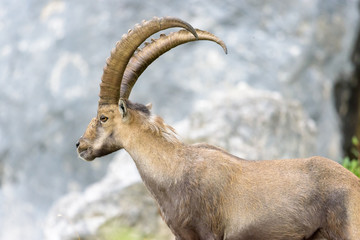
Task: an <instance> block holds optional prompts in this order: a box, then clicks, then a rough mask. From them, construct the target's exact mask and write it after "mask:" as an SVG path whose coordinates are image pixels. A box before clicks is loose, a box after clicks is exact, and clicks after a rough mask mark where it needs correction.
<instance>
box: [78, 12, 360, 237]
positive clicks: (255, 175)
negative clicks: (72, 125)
mask: <svg viewBox="0 0 360 240" xmlns="http://www.w3.org/2000/svg"><path fill="white" fill-rule="evenodd" d="M170 27H182V28H185V29H186V30H180V31H178V32H175V33H171V34H169V35H168V36H166V35H161V36H160V38H159V39H157V40H152V42H151V43H147V44H145V46H144V47H143V48H142V49H138V47H139V46H140V45H141V44H142V43H143V42H144V41H145V40H146V39H147V38H148V37H149V36H151V35H152V34H154V33H156V32H158V31H161V30H163V29H166V28H170ZM195 40H210V41H214V42H216V43H218V44H219V45H220V46H221V47H222V48H223V49H224V51H225V52H227V49H226V46H225V44H224V43H223V42H222V41H221V40H220V39H219V38H217V37H216V36H214V35H212V34H211V33H208V32H206V31H201V30H195V29H193V28H192V27H191V26H190V25H189V24H188V23H186V22H184V21H182V20H179V19H176V18H170V17H167V18H154V19H152V20H150V21H145V22H143V23H142V24H141V25H137V26H136V27H135V28H134V29H133V30H130V31H129V32H128V34H126V35H124V36H123V38H122V39H121V40H120V41H119V42H118V43H117V44H116V48H115V49H114V50H113V51H112V53H111V56H110V58H109V59H108V60H107V63H106V66H105V68H104V74H103V77H102V81H101V84H100V100H99V106H98V112H97V116H96V117H95V118H94V119H93V120H92V121H91V122H90V124H89V126H88V128H87V130H86V131H85V133H84V135H83V136H82V137H81V138H80V140H79V142H78V143H77V144H76V146H77V149H78V153H79V155H80V157H81V158H83V159H85V160H89V161H90V160H93V159H95V158H96V157H101V156H104V155H106V154H109V153H111V152H114V151H116V150H119V149H121V148H124V149H125V150H126V151H127V152H128V153H129V154H130V155H131V157H132V158H133V160H134V161H135V163H136V166H137V168H138V170H139V172H140V174H141V176H142V179H143V181H144V183H145V185H146V187H147V188H148V189H149V191H150V192H151V194H152V195H153V196H154V198H155V199H156V201H157V202H158V203H159V207H160V210H161V213H162V215H163V217H164V220H165V222H166V223H167V224H168V226H169V227H170V229H171V230H172V232H173V233H174V234H175V236H176V239H177V240H181V239H184V240H185V239H186V240H225V239H227V240H239V239H252V240H256V239H257V240H259V239H264V240H268V239H271V240H290V239H291V240H304V239H313V240H314V239H333V240H335V239H351V240H355V239H360V180H359V179H358V178H357V177H356V176H355V175H354V174H352V173H351V172H349V171H348V170H346V169H345V168H343V167H342V166H341V165H339V164H338V163H335V162H333V161H331V160H328V159H325V158H322V157H312V158H306V159H288V160H268V161H247V160H244V159H240V158H238V157H236V156H233V155H231V154H229V153H227V152H226V151H225V150H223V149H220V148H218V147H215V146H211V145H208V144H194V145H187V144H184V143H182V142H181V141H180V140H179V139H178V138H177V136H176V134H175V132H174V129H173V128H172V127H170V126H169V125H167V124H165V123H164V121H163V120H162V119H161V118H160V117H157V116H154V115H152V114H151V112H150V109H149V108H148V107H146V106H144V105H142V104H135V103H132V102H130V101H129V100H128V98H129V96H130V93H131V90H132V87H133V86H134V84H135V83H136V80H137V79H138V77H139V76H140V75H141V73H142V72H143V71H144V70H145V69H146V67H147V66H149V65H150V64H151V63H152V62H153V61H154V60H155V59H156V58H158V57H159V56H160V55H162V54H163V53H165V52H166V51H168V50H170V49H171V48H173V47H176V46H178V45H180V44H183V43H186V42H190V41H195ZM137 49H138V50H137Z"/></svg>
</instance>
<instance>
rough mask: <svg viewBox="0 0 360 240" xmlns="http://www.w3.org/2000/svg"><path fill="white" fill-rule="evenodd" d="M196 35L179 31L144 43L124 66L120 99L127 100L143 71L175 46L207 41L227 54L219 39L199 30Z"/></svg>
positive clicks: (223, 44)
mask: <svg viewBox="0 0 360 240" xmlns="http://www.w3.org/2000/svg"><path fill="white" fill-rule="evenodd" d="M196 33H197V35H198V38H195V37H194V35H192V34H191V33H190V32H188V31H185V30H180V31H178V32H173V33H170V34H169V35H164V34H162V35H160V38H159V39H156V40H154V39H152V40H151V41H152V42H151V43H145V47H143V48H142V49H139V50H138V51H137V52H136V53H135V54H134V55H133V56H132V57H131V59H130V61H129V63H128V65H127V66H126V70H125V72H124V77H123V80H122V82H121V88H120V97H121V98H124V99H128V98H129V96H130V93H131V90H132V88H133V86H134V85H135V83H136V81H137V79H138V78H139V77H140V75H141V74H142V73H143V72H144V71H145V69H146V68H147V67H148V66H149V65H150V64H151V63H152V62H153V61H155V60H156V59H157V58H158V57H160V56H161V55H162V54H164V53H165V52H167V51H169V50H170V49H172V48H174V47H176V46H179V45H181V44H184V43H187V42H191V41H195V40H209V41H213V42H216V43H217V44H219V45H220V46H221V47H222V48H223V50H224V52H225V53H226V54H227V48H226V45H225V43H224V42H223V41H222V40H221V39H220V38H218V37H216V36H215V35H213V34H211V33H209V32H207V31H203V30H199V29H196Z"/></svg>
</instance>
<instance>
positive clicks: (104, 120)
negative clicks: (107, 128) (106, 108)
mask: <svg viewBox="0 0 360 240" xmlns="http://www.w3.org/2000/svg"><path fill="white" fill-rule="evenodd" d="M108 119H109V118H108V117H106V116H104V115H101V116H100V121H101V122H106V121H107V120H108Z"/></svg>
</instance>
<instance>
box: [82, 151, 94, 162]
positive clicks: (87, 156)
mask: <svg viewBox="0 0 360 240" xmlns="http://www.w3.org/2000/svg"><path fill="white" fill-rule="evenodd" d="M78 155H79V157H80V158H81V159H82V160H85V161H92V160H94V159H95V157H94V156H93V154H92V150H91V148H86V149H84V150H83V149H79V148H78Z"/></svg>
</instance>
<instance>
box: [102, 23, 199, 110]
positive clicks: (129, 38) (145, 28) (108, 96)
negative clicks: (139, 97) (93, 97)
mask: <svg viewBox="0 0 360 240" xmlns="http://www.w3.org/2000/svg"><path fill="white" fill-rule="evenodd" d="M172 27H181V28H185V29H186V30H188V31H190V32H191V33H192V34H193V35H194V37H195V38H197V33H196V31H195V29H194V28H193V27H192V26H191V25H190V24H188V23H186V22H184V21H182V20H181V19H178V18H172V17H164V18H157V17H155V18H153V19H151V20H150V21H143V22H142V23H141V24H137V25H135V27H134V29H132V30H129V32H128V33H127V34H126V35H123V37H122V38H121V40H120V41H119V42H117V43H116V47H115V48H114V49H113V50H112V51H111V56H110V57H109V58H108V59H107V60H106V66H105V67H104V73H103V76H102V78H101V83H100V94H99V97H100V100H99V106H100V105H104V104H118V102H119V98H120V86H121V80H122V78H123V73H124V71H125V68H126V65H127V63H128V62H129V60H130V58H131V56H132V55H133V54H134V52H135V51H136V49H137V48H138V47H139V46H140V44H142V43H143V42H144V41H145V40H146V39H147V38H148V37H150V36H151V35H153V34H154V33H157V32H159V31H161V30H164V29H167V28H172Z"/></svg>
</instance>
